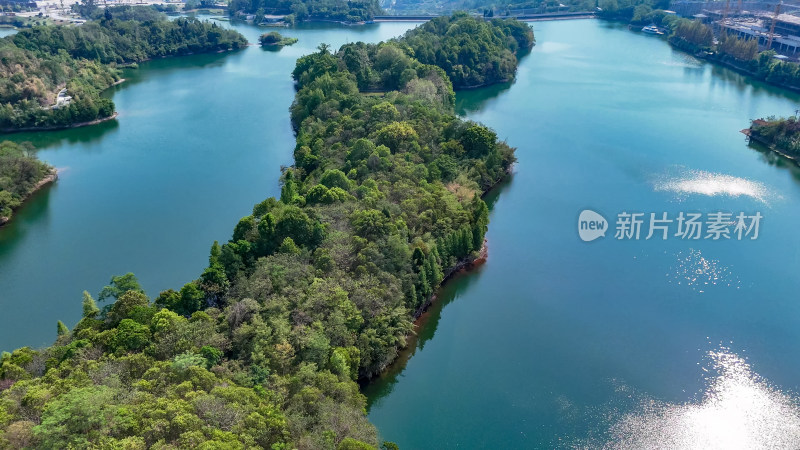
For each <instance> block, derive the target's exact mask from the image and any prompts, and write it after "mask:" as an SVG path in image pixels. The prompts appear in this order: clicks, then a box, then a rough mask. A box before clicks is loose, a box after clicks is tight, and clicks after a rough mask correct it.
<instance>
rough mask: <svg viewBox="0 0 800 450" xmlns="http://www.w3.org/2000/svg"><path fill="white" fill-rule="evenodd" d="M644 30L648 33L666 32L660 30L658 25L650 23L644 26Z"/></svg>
mask: <svg viewBox="0 0 800 450" xmlns="http://www.w3.org/2000/svg"><path fill="white" fill-rule="evenodd" d="M642 32H643V33H648V34H664V32H663V31H661V30H659V29H658V27H657V26H655V25H648V26H646V27H644V28H642Z"/></svg>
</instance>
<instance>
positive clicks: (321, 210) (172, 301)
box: [0, 17, 532, 450]
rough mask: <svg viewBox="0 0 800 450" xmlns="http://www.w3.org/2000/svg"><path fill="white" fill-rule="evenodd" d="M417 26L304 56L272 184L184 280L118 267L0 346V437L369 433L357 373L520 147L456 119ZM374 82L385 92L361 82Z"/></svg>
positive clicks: (160, 444) (100, 442) (185, 441)
mask: <svg viewBox="0 0 800 450" xmlns="http://www.w3.org/2000/svg"><path fill="white" fill-rule="evenodd" d="M445 20H447V21H448V23H450V26H451V27H453V28H454V29H459V28H464V29H469V28H470V27H472V26H473V25H472V19H468V18H465V17H461V18H457V19H445ZM483 26H484V25H482V27H483ZM485 26H486V27H488V32H489V33H490V34H491V35H492V36H498V37H504V38H503V39H500V40H498V41H497V42H498V43H501V42H502V43H503V44H504V48H505V50H507V51H509V52H512V51H513V50H515V49H517V48H519V47H520V46H521V44H520V43H519V42H517V40H516V39H514V38H513V37H511V36H510V35H508V34H507V30H513V29H516V28H517V27H518V26H520V25H518V24H503V23H499V22H490V23H488V24H485ZM445 30H446V28H445V27H436V26H433V27H432V28H430V29H428V30H427V31H425V33H431V34H432V35H431V36H430V37H431V38H432V37H433V35H435V37H436V40H437V41H443V40H445V39H444V34H446V33H447V32H446V31H445ZM416 35H417V34H415V33H411V34H409V36H410V37H408V38H400V39H397V40H393V41H389V42H384V43H381V44H377V45H375V46H365V45H364V44H358V43H356V44H348V45H345V46H343V47H342V48H341V49H340V50H339V51H337V52H335V53H333V52H331V51H330V49H329V47H328V46H326V45H321V46H320V47H319V51H317V52H315V53H312V54H310V55H307V56H304V57H302V58H300V59H299V60H298V61H297V66H296V69H295V71H294V73H293V77H294V79H295V81H296V82H297V87H298V92H297V94H296V97H295V101H294V103H293V105H292V107H291V115H292V124H293V126H294V128H295V130H296V132H297V143H296V146H295V150H294V157H295V164H294V166H292V167H290V168H286V169H285V170H284V172H283V174H282V177H281V184H282V187H281V195H280V198H279V199H276V198H269V199H266V200H264V201H263V202H261V203H258V204H257V205H255V206H254V207H253V210H252V213H251V214H249V215H247V216H245V217H243V218H242V219H241V220H240V221H239V223H238V224H237V225H236V226H235V227H234V229H233V233H232V236H231V239H230V240H229V241H228V242H226V243H224V244H222V245H219V244H218V243H216V242H215V243H214V244H213V245H212V246H211V251H210V255H209V259H208V267H207V268H206V269H205V270H204V271H203V273H202V274H201V275H200V276H199V278H198V279H196V280H194V281H192V282H190V283H187V284H186V285H184V286H183V287H182V288H180V289H179V290H171V289H170V290H167V291H164V292H161V293H160V294H159V295H158V296H156V297H155V298H154V299H151V298H149V297H147V296H146V295H145V294H144V292H143V291H142V289H141V286H140V285H139V283H138V282H137V280H136V279H135V277H134V276H133V275H132V274H127V275H123V276H119V277H114V278H113V279H112V282H111V283H110V284H109V286H107V287H106V288H105V289H103V290H102V291H101V292H100V294H99V296H98V297H99V299H100V300H115V302H114V303H113V305H109V306H106V307H105V308H103V309H102V310H101V309H100V308H99V307H98V306H97V305H96V303H95V301H94V299H93V298H92V297H91V296H90V295H89V294H88V293H86V294H84V298H83V319H82V320H81V321H80V322H79V323H78V324H77V325H76V326H75V327H74V328H73V329H72V330H69V329H68V328H67V327H66V326H65V325H64V324H63V323H60V322H59V323H58V324H57V330H58V335H59V337H58V340H57V341H56V343H55V344H54V345H53V346H51V347H49V348H46V349H42V350H39V351H34V350H32V349H30V348H22V349H18V350H16V351H14V352H13V353H10V354H9V353H5V354H3V356H2V357H0V448H6V447H10V448H20V447H30V448H128V449H145V448H207V449H214V448H226V449H228V448H230V449H245V448H269V449H273V450H289V449H301V450H305V449H308V450H312V449H313V450H365V449H374V448H376V447H377V446H378V445H379V441H378V435H377V432H376V430H375V428H374V427H373V426H372V425H371V424H370V423H369V422H368V421H367V418H366V414H365V408H366V399H365V397H364V396H363V395H362V394H361V393H360V392H359V387H358V384H357V383H356V382H355V380H357V379H359V378H362V377H370V376H373V375H375V374H377V373H379V372H380V371H381V370H382V369H383V368H385V367H386V366H387V365H388V364H390V363H391V362H392V361H393V360H394V359H395V357H396V356H397V354H398V351H399V350H400V349H401V348H402V347H403V346H405V344H406V339H407V336H408V335H409V334H410V333H411V332H412V329H413V320H414V317H415V313H417V312H418V311H420V309H421V308H423V307H424V306H425V305H426V302H428V301H429V300H430V299H431V296H432V295H433V293H434V291H435V290H436V289H437V288H438V286H439V285H440V284H441V282H442V281H443V280H444V279H445V277H446V276H448V275H449V274H451V273H453V272H454V271H455V270H458V269H459V268H460V267H463V266H464V265H465V264H468V263H469V262H471V261H472V260H473V259H474V258H475V257H476V256H477V255H478V252H479V251H480V249H481V247H482V245H483V241H484V235H485V233H486V231H487V227H488V222H489V210H488V207H487V205H486V203H484V201H483V200H482V199H481V195H482V194H483V193H485V192H486V191H487V190H488V189H490V188H491V187H492V186H493V185H495V184H496V183H498V182H499V181H500V180H502V179H503V178H504V177H505V176H506V175H507V173H508V171H509V168H510V166H511V165H512V163H513V162H514V161H515V158H514V150H513V149H512V148H510V147H509V146H508V145H506V144H505V143H504V142H502V141H498V139H497V135H496V134H495V133H494V132H493V131H492V130H491V129H489V128H487V127H485V126H483V125H480V124H477V123H473V122H467V121H464V120H462V119H460V118H458V116H457V115H456V114H455V111H454V93H453V89H452V83H451V82H450V80H449V79H448V77H447V75H446V74H445V70H444V69H443V68H441V67H438V66H433V65H429V64H425V63H422V62H420V61H418V60H416V59H415V58H414V57H413V52H412V50H411V49H412V45H411V41H413V39H412V37H413V36H416ZM473 38H474V39H473ZM461 39H462V45H463V46H464V47H465V48H472V47H473V46H475V45H477V42H473V41H483V38H482V37H481V36H480V34H478V35H472V34H469V33H465V34H463V35H462V36H461ZM528 41H531V42H532V37H529V39H528ZM484 44H485V43H484ZM482 45H483V44H482ZM478 48H479V47H478ZM387 49H388V50H387ZM362 50H363V52H362ZM456 53H458V52H456ZM398 55H403V56H402V57H397V56H398ZM359 58H361V60H359V61H356V62H354V61H353V60H354V59H359ZM514 61H515V60H514ZM395 63H396V64H395ZM465 63H466V64H475V65H476V66H475V67H472V66H470V67H467V68H466V70H469V71H470V73H471V72H477V73H483V69H480V68H479V67H478V66H479V65H480V64H482V62H481V60H480V59H479V58H469V59H466V60H465ZM351 65H352V67H353V68H354V69H353V70H357V71H360V72H363V73H364V74H366V75H364V74H362V75H359V73H355V72H353V71H352V70H351V69H350V67H351ZM513 69H514V68H513V67H509V68H508V72H509V73H513ZM373 74H374V75H375V76H373ZM359 77H360V78H359ZM374 86H379V87H380V88H381V89H387V90H388V91H387V92H381V93H375V92H362V91H361V89H360V87H368V88H372V87H374ZM265 145H266V144H265ZM76 307H77V304H76ZM382 448H384V449H387V450H388V449H392V450H396V449H397V446H396V445H394V444H391V443H384V444H383V445H382Z"/></svg>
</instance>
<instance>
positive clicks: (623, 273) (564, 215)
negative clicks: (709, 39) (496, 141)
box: [365, 21, 800, 448]
mask: <svg viewBox="0 0 800 450" xmlns="http://www.w3.org/2000/svg"><path fill="white" fill-rule="evenodd" d="M533 26H534V30H535V33H536V39H537V42H538V45H537V46H536V47H535V48H534V49H533V51H532V53H531V54H530V55H529V56H527V57H526V58H525V59H524V60H523V61H522V63H521V66H520V68H519V75H518V79H517V81H516V83H514V84H512V85H509V86H500V87H495V88H492V89H485V90H480V91H472V92H466V93H461V94H459V96H458V104H459V109H460V110H461V112H462V113H463V114H465V115H466V116H467V117H468V118H470V119H474V120H476V121H480V122H483V123H486V124H487V125H489V126H492V127H493V128H495V129H496V130H497V132H498V135H499V136H500V138H502V139H507V140H508V142H509V143H510V144H511V145H514V146H516V147H518V150H517V156H518V158H519V163H518V164H517V166H516V170H515V173H514V176H513V178H512V179H511V181H510V182H509V183H507V184H506V185H504V186H503V187H501V188H500V189H499V191H498V192H494V193H492V195H491V196H490V200H491V202H492V203H493V208H492V213H491V214H492V216H491V224H490V227H489V233H488V240H489V259H488V262H487V264H486V265H485V266H483V267H482V268H481V269H480V270H479V271H478V272H477V273H474V274H470V275H466V276H462V277H460V278H458V279H457V280H456V281H455V282H454V283H452V284H451V285H448V286H447V287H446V288H445V290H444V295H443V297H444V301H443V302H441V303H440V304H438V305H436V306H435V307H434V308H433V310H432V311H431V312H430V317H428V318H427V319H426V322H427V326H426V327H425V328H424V329H423V330H422V331H421V334H420V339H419V340H418V341H417V343H416V345H415V347H414V348H413V349H412V350H411V352H413V357H411V358H410V359H408V360H407V361H402V362H401V363H400V364H398V366H395V367H392V368H391V369H390V371H389V372H388V373H387V374H386V375H385V376H384V377H382V378H381V379H379V380H378V381H376V382H374V383H373V384H371V385H370V386H368V387H367V388H366V390H365V391H366V393H367V395H368V396H369V398H370V402H371V405H370V410H369V414H370V419H371V420H372V421H373V422H374V423H375V424H376V425H377V426H378V428H379V430H380V431H381V433H382V435H383V437H384V438H385V439H388V440H391V441H394V442H397V443H398V444H400V447H401V448H455V447H458V448H551V447H573V446H577V447H583V446H589V447H595V446H603V445H606V446H608V447H611V448H691V447H694V448H710V447H716V448H755V447H759V446H760V447H764V448H775V447H786V446H795V447H796V446H797V445H798V442H800V435H798V434H797V433H798V432H797V425H798V423H800V419H798V417H800V414H798V412H797V408H796V406H795V402H794V401H793V400H792V399H791V398H789V397H787V395H788V394H785V393H786V392H791V391H797V390H798V388H799V387H800V382H799V381H798V380H800V358H798V356H797V355H798V354H800V327H798V323H800V303H799V302H798V299H797V286H798V282H797V269H798V266H799V264H800V254H799V253H798V251H799V250H798V249H800V242H799V241H800V235H798V234H797V232H796V229H797V224H798V223H800V208H798V207H797V205H798V203H799V202H800V185H799V184H798V179H799V175H800V172H798V170H797V169H796V168H795V167H790V166H788V165H787V164H786V163H784V162H782V161H780V160H778V159H776V158H774V157H771V156H769V155H766V154H764V153H761V152H759V151H757V150H755V149H753V148H749V147H748V145H747V144H746V142H745V140H744V136H743V135H742V134H740V133H739V130H741V129H743V128H746V127H748V126H749V120H750V119H752V118H756V117H761V116H766V115H773V114H777V115H788V114H793V113H794V110H795V109H796V105H797V100H798V96H797V95H796V94H788V93H785V92H782V91H780V90H777V89H774V88H772V87H769V86H766V85H763V84H758V83H752V82H749V81H748V80H747V79H745V78H743V77H741V76H740V75H738V74H736V73H733V72H731V71H728V70H725V69H721V68H717V67H713V66H711V65H709V64H705V63H702V62H699V61H697V60H695V59H694V58H692V57H690V56H687V55H685V54H682V53H678V52H675V51H673V50H671V49H670V47H669V46H668V45H667V44H666V43H665V42H664V41H662V40H660V39H658V38H654V37H652V36H647V35H642V34H637V33H632V32H629V31H628V30H627V29H625V28H619V27H616V26H613V25H608V24H604V23H602V22H599V21H571V22H547V23H535V24H533ZM587 208H588V209H592V210H594V211H597V212H600V213H601V214H603V215H604V216H605V217H606V219H608V220H609V222H610V224H611V227H612V231H611V232H609V233H608V234H607V236H606V237H605V238H601V239H599V240H597V241H594V242H591V243H586V242H583V241H581V240H580V239H579V238H578V233H577V231H578V228H577V220H578V215H579V213H580V212H581V211H582V210H584V209H587ZM717 210H722V211H729V212H734V213H738V212H739V211H744V212H747V213H749V214H754V213H755V212H761V214H762V215H763V216H764V218H763V220H762V222H761V226H760V236H759V237H758V239H757V240H755V241H750V240H746V241H736V240H733V241H730V240H728V241H724V240H723V241H717V242H714V241H711V240H698V241H684V240H681V239H678V238H674V237H672V238H669V239H667V240H666V241H662V240H649V241H646V240H644V237H645V235H646V234H647V229H645V230H644V234H643V235H642V240H639V241H616V240H614V238H613V235H614V232H613V231H614V230H613V227H614V226H615V225H614V222H615V221H616V216H617V214H618V213H620V212H622V211H628V212H648V213H649V212H657V213H659V214H660V213H661V212H662V211H663V212H668V213H669V214H670V216H671V217H673V218H674V217H675V216H677V214H678V213H679V212H681V211H686V212H702V213H708V212H714V211H717ZM646 223H647V222H645V226H646ZM674 231H675V229H673V232H674ZM748 364H749V366H748ZM756 374H758V375H756ZM773 389H779V390H780V392H778V391H774V390H773ZM792 426H794V427H795V428H794V429H789V430H787V429H786V428H785V427H792ZM772 427H774V428H772ZM782 427H784V428H782ZM776 430H777V431H776ZM792 430H793V431H792Z"/></svg>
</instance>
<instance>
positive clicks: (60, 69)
mask: <svg viewBox="0 0 800 450" xmlns="http://www.w3.org/2000/svg"><path fill="white" fill-rule="evenodd" d="M165 17H166V16H163V15H161V14H160V13H157V12H155V11H154V10H152V9H151V8H147V7H129V6H125V7H118V8H108V9H106V10H105V13H104V16H103V17H102V18H101V19H99V20H95V21H91V22H87V23H85V24H83V25H81V26H79V27H66V26H38V27H33V28H31V29H28V30H21V31H19V32H18V33H16V34H14V35H13V36H8V37H5V38H3V39H0V75H2V77H0V129H3V130H6V131H13V130H15V129H25V128H53V127H67V126H70V125H72V124H76V123H83V122H91V121H95V120H98V119H103V118H107V117H111V116H112V115H113V113H114V103H113V102H112V101H111V100H110V99H108V98H105V97H102V96H101V95H100V94H101V92H102V91H103V90H105V89H107V88H108V87H109V86H111V85H112V84H114V83H115V82H116V81H118V80H119V78H120V75H119V71H118V70H117V66H118V65H122V64H128V63H135V62H141V61H145V60H148V59H152V58H158V57H164V56H179V55H187V54H192V53H201V52H212V51H222V50H228V49H237V48H241V47H243V46H245V45H247V41H246V39H245V38H244V37H243V36H242V35H240V34H239V33H237V32H235V31H231V30H226V29H224V28H221V27H218V26H217V25H215V24H211V23H207V22H201V21H199V20H197V19H187V18H179V19H176V20H174V21H170V20H167V19H166V18H165ZM64 88H66V93H65V94H66V95H68V96H69V97H70V99H69V100H67V101H58V100H57V95H58V93H59V92H60V91H61V90H62V89H64Z"/></svg>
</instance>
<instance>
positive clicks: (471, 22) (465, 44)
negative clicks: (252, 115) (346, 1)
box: [295, 13, 535, 91]
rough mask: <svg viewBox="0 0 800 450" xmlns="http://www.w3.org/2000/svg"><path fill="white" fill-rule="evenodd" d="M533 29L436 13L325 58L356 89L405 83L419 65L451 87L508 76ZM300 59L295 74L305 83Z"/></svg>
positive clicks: (528, 43)
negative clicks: (397, 34) (398, 32)
mask: <svg viewBox="0 0 800 450" xmlns="http://www.w3.org/2000/svg"><path fill="white" fill-rule="evenodd" d="M534 42H535V41H534V37H533V30H532V29H531V27H530V26H528V25H526V24H525V23H522V22H519V21H517V20H500V19H494V20H491V21H485V20H483V19H480V18H473V17H470V16H468V15H467V14H464V13H458V14H456V15H454V16H448V17H437V18H435V19H433V20H431V21H429V22H426V23H425V24H422V25H420V26H419V27H417V28H414V29H413V30H410V31H408V32H407V33H406V34H405V35H404V36H403V37H401V38H398V39H395V40H392V41H390V42H388V43H381V44H365V43H363V42H357V43H353V44H348V45H345V46H343V47H342V48H341V50H340V51H339V52H338V53H337V54H336V59H337V60H338V61H336V60H334V59H331V60H330V62H329V63H330V64H331V70H333V71H335V70H339V68H341V69H342V70H346V71H348V72H350V73H351V74H352V75H354V76H355V78H356V83H357V85H358V88H359V89H360V90H362V91H391V90H399V89H403V88H404V87H407V83H408V82H409V81H410V80H412V79H414V78H415V77H416V72H418V71H419V67H420V66H422V65H431V66H436V67H438V68H439V69H442V70H444V72H445V74H446V75H447V77H449V80H450V82H451V83H452V86H453V87H454V88H455V89H463V88H469V87H478V86H485V85H490V84H494V83H500V82H504V81H509V80H511V79H513V78H514V74H515V72H516V70H517V55H523V54H525V53H527V52H528V51H529V50H530V49H531V48H532V47H533V44H534ZM310 61H311V60H307V61H306V60H304V59H301V60H300V61H299V62H298V64H297V67H296V68H295V78H296V79H297V80H298V83H299V85H300V86H301V87H302V86H303V85H304V84H306V83H307V79H306V78H307V74H305V71H306V68H305V64H306V63H308V62H310Z"/></svg>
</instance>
